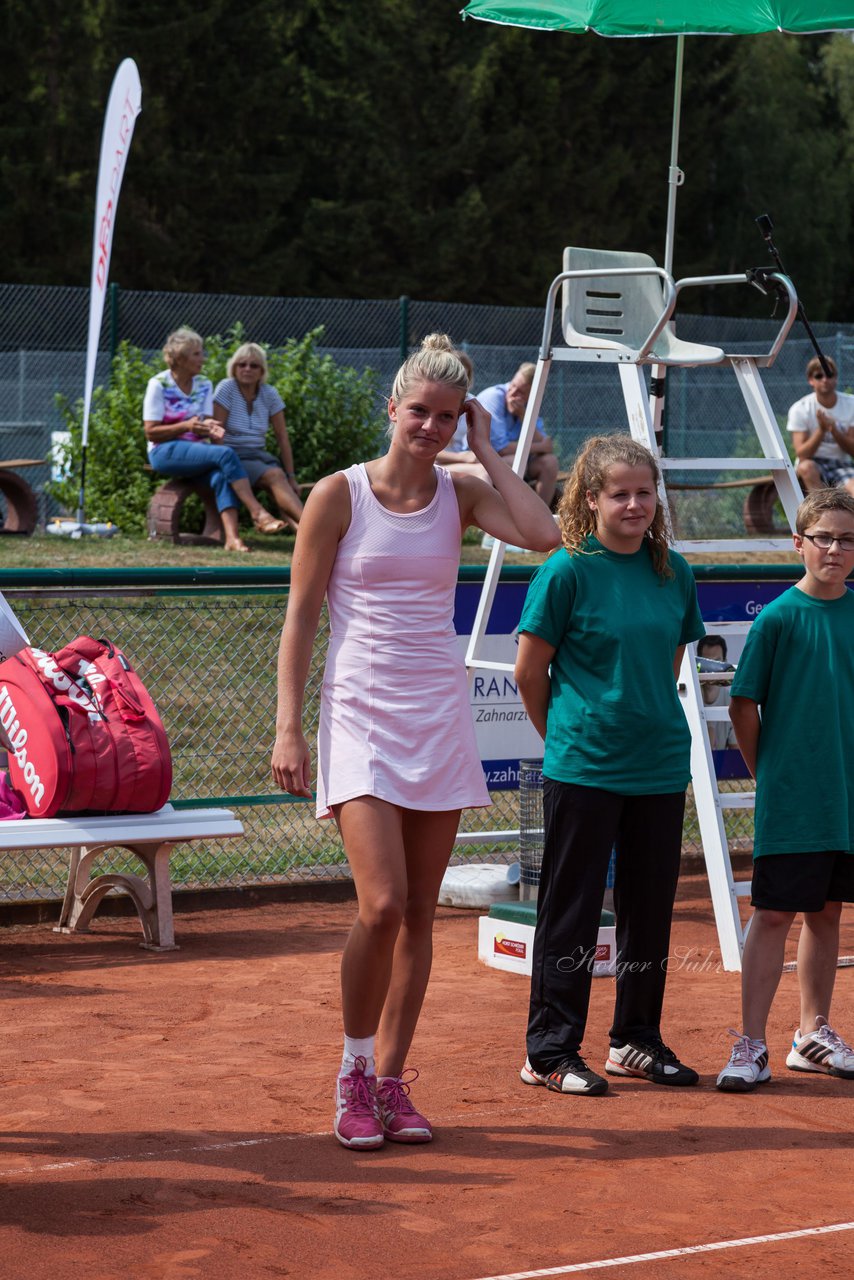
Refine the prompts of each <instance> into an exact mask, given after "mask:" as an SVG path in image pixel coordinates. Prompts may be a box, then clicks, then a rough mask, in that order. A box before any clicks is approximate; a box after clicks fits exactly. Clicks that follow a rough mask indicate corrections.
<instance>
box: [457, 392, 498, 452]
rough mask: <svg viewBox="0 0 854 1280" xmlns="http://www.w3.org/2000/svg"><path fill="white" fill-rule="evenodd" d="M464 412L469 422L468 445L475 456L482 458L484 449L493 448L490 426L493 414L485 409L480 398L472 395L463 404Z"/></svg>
mask: <svg viewBox="0 0 854 1280" xmlns="http://www.w3.org/2000/svg"><path fill="white" fill-rule="evenodd" d="M463 413H464V414H465V415H466V421H467V423H468V430H467V433H466V434H467V436H468V445H469V448H470V449H471V451H472V453H473V454H474V455H475V457H476V458H477V459H478V460H480V457H481V453H482V452H483V450H484V449H487V448H491V442H490V428H491V426H492V414H490V413H488V412H487V411H486V409H484V407H483V405H482V404H481V403H480V401H479V400H476V399H475V398H474V396H470V397H469V399H468V400H466V401H465V403H464V404H463Z"/></svg>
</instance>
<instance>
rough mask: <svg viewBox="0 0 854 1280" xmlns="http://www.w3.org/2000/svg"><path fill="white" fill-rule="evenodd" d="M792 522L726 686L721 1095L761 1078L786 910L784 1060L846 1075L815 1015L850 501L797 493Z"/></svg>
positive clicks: (845, 741)
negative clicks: (795, 993) (734, 826)
mask: <svg viewBox="0 0 854 1280" xmlns="http://www.w3.org/2000/svg"><path fill="white" fill-rule="evenodd" d="M796 529H797V532H796V533H795V535H794V543H795V550H796V551H797V552H798V554H799V555H800V557H801V559H802V560H803V562H804V569H805V573H804V576H803V578H802V579H801V581H800V582H799V583H797V585H796V586H794V587H791V588H790V589H789V590H788V591H785V592H784V593H783V594H782V595H781V596H779V597H778V598H777V599H776V600H774V601H773V602H772V603H771V604H769V605H767V606H766V607H765V608H764V609H763V610H762V612H761V614H760V615H759V617H758V618H757V619H756V621H755V622H754V624H753V626H752V627H751V628H750V632H749V633H748V637H747V643H746V644H745V646H744V652H743V654H742V656H741V659H740V660H739V663H738V670H737V671H736V675H735V679H734V680H733V684H732V700H731V703H730V717H731V719H732V723H733V727H734V729H735V734H736V738H737V739H738V745H739V748H740V749H741V753H742V755H743V756H744V759H745V763H746V764H747V767H748V768H749V770H750V772H751V774H752V775H753V776H754V778H755V779H756V815H755V834H754V847H753V858H754V864H753V884H752V897H751V902H752V905H753V907H754V914H753V920H752V922H751V926H750V930H749V932H748V934H747V938H746V941H745V944H744V955H743V957H742V975H741V998H742V1018H743V1030H742V1032H741V1033H740V1034H739V1033H737V1032H732V1034H733V1035H734V1036H735V1037H736V1041H735V1045H734V1047H733V1050H732V1055H731V1057H730V1060H729V1062H728V1063H727V1065H726V1066H725V1067H724V1069H723V1071H722V1072H721V1073H720V1075H719V1076H718V1079H717V1087H718V1088H719V1089H722V1090H723V1091H724V1092H729V1093H746V1092H748V1091H749V1090H751V1089H755V1088H756V1086H757V1085H759V1084H763V1083H764V1082H765V1081H767V1080H770V1078H771V1072H770V1069H769V1067H768V1048H767V1044H766V1038H765V1024H766V1020H767V1018H768V1013H769V1011H770V1008H771V1003H772V1001H773V999H774V995H775V993H776V990H777V986H778V984H779V981H780V974H781V972H782V968H783V956H784V951H785V945H786V938H787V937H788V934H789V929H790V928H791V925H792V921H793V920H794V918H795V915H796V914H797V913H798V912H802V913H803V918H804V919H803V926H802V928H801V935H800V939H799V942H798V984H799V987H800V1004H801V1014H800V1017H801V1020H800V1027H799V1029H798V1030H797V1031H796V1032H795V1035H794V1040H793V1042H792V1048H791V1051H790V1053H789V1055H788V1057H787V1058H786V1066H787V1067H789V1069H790V1070H792V1071H812V1072H822V1073H824V1074H826V1075H831V1076H837V1077H840V1078H841V1079H844V1080H854V1049H852V1048H851V1046H850V1045H848V1044H846V1042H845V1041H844V1040H843V1039H842V1037H841V1036H839V1035H838V1034H837V1033H836V1032H835V1031H834V1030H833V1029H832V1027H831V1026H830V1021H829V1018H830V1001H831V997H832V995H833V985H834V980H835V978H836V965H837V960H838V956H839V918H840V915H841V913H842V903H843V902H854V774H852V770H851V761H852V760H853V759H854V645H852V636H854V593H852V592H851V591H849V590H848V588H847V587H846V585H845V580H846V578H847V577H848V575H849V574H850V573H851V572H852V570H854V497H852V496H851V495H850V494H849V493H847V492H846V491H845V490H844V489H821V490H818V491H816V492H815V493H811V494H809V495H808V496H807V498H806V499H805V501H804V502H802V503H801V505H800V507H799V508H798V516H797V522H796ZM760 709H761V719H760Z"/></svg>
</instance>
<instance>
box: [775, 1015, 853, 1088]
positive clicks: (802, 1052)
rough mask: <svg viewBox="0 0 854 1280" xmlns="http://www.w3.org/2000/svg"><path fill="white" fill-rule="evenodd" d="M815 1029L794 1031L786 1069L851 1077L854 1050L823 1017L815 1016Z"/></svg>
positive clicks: (842, 1077)
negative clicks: (803, 1032)
mask: <svg viewBox="0 0 854 1280" xmlns="http://www.w3.org/2000/svg"><path fill="white" fill-rule="evenodd" d="M815 1024H816V1025H815V1031H809V1032H807V1033H806V1034H804V1035H801V1032H800V1030H798V1031H796V1032H795V1038H794V1040H793V1041H792V1047H791V1049H790V1051H789V1056H788V1057H787V1058H786V1066H787V1067H788V1068H789V1070H790V1071H821V1072H824V1074H825V1075H828V1076H838V1077H839V1078H840V1079H841V1080H854V1049H852V1048H851V1045H850V1044H847V1043H846V1041H844V1040H843V1039H842V1036H840V1035H837V1033H836V1032H835V1031H834V1030H833V1028H832V1027H830V1026H828V1024H827V1019H826V1018H816V1020H815Z"/></svg>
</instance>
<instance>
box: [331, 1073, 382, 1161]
mask: <svg viewBox="0 0 854 1280" xmlns="http://www.w3.org/2000/svg"><path fill="white" fill-rule="evenodd" d="M367 1065H368V1064H367V1062H366V1061H365V1059H364V1058H357V1059H356V1063H355V1066H354V1067H353V1070H352V1071H350V1072H348V1074H347V1075H346V1076H343V1075H339V1077H338V1083H337V1085H336V1087H335V1126H334V1127H335V1137H336V1138H337V1139H338V1141H339V1142H340V1143H341V1144H342V1146H345V1147H355V1148H356V1149H357V1150H361V1151H370V1150H372V1149H373V1148H374V1147H381V1146H382V1145H383V1126H382V1121H381V1120H380V1115H379V1109H378V1107H377V1078H376V1076H366V1075H365V1067H366V1066H367Z"/></svg>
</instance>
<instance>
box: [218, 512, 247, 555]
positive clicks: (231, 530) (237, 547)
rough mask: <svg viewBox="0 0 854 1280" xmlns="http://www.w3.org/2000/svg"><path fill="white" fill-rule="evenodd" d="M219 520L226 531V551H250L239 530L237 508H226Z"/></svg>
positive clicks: (220, 514)
mask: <svg viewBox="0 0 854 1280" xmlns="http://www.w3.org/2000/svg"><path fill="white" fill-rule="evenodd" d="M219 518H220V520H222V527H223V529H224V530H225V549H226V551H248V550H249V548H248V547H247V545H246V543H245V542H244V541H243V539H242V538H241V536H240V534H239V532H238V529H237V507H226V509H225V511H220V513H219Z"/></svg>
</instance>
